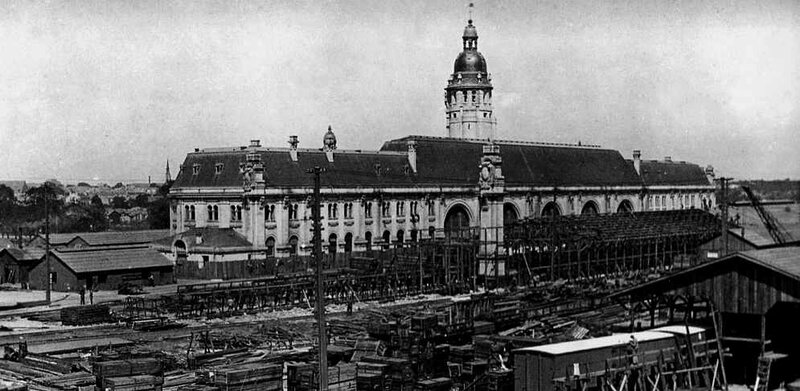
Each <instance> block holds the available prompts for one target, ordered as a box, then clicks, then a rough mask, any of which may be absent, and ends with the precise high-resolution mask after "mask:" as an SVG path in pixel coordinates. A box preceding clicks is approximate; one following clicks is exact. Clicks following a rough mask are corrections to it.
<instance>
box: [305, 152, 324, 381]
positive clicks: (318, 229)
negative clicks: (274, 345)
mask: <svg viewBox="0 0 800 391" xmlns="http://www.w3.org/2000/svg"><path fill="white" fill-rule="evenodd" d="M324 171H325V170H324V169H322V168H320V167H319V166H314V168H313V169H311V170H308V173H310V174H314V201H313V206H312V208H313V210H312V211H311V220H312V222H313V227H314V238H313V240H312V241H313V243H314V262H315V263H316V264H317V294H316V296H317V326H318V327H319V391H328V336H327V332H326V330H325V286H324V280H323V278H322V216H320V213H321V210H320V209H321V206H320V195H319V188H320V180H319V176H320V174H321V173H322V172H324Z"/></svg>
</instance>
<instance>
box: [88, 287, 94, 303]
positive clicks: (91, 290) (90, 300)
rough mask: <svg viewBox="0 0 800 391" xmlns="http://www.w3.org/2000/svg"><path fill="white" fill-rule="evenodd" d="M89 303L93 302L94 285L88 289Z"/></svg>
mask: <svg viewBox="0 0 800 391" xmlns="http://www.w3.org/2000/svg"><path fill="white" fill-rule="evenodd" d="M89 304H94V287H92V289H89Z"/></svg>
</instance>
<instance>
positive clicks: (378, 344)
mask: <svg viewBox="0 0 800 391" xmlns="http://www.w3.org/2000/svg"><path fill="white" fill-rule="evenodd" d="M353 349H354V350H355V352H354V353H353V357H352V358H351V359H350V361H351V362H356V361H361V358H363V357H366V356H375V355H377V356H381V355H383V353H385V352H386V345H384V344H383V341H374V340H361V341H358V342H356V346H355V347H354V348H353Z"/></svg>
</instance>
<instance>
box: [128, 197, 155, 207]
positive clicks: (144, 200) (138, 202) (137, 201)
mask: <svg viewBox="0 0 800 391" xmlns="http://www.w3.org/2000/svg"><path fill="white" fill-rule="evenodd" d="M131 205H132V206H138V207H141V208H147V206H148V205H150V197H149V196H148V195H147V194H139V195H137V196H136V198H134V199H133V202H131Z"/></svg>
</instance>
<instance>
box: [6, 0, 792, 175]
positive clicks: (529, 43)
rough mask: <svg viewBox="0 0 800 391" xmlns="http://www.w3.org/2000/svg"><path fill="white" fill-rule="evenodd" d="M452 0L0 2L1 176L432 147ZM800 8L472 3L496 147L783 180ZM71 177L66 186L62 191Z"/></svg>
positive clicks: (459, 23) (788, 162)
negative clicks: (421, 139) (520, 144)
mask: <svg viewBox="0 0 800 391" xmlns="http://www.w3.org/2000/svg"><path fill="white" fill-rule="evenodd" d="M468 3H469V2H468V1H446V2H424V1H419V0H416V1H411V0H409V1H397V2H366V1H356V0H350V1H341V2H314V1H300V2H288V1H287V2H284V1H267V2H255V1H242V2H235V3H233V2H228V1H222V0H219V1H202V2H195V1H169V2H162V1H150V0H144V1H138V2H127V1H121V0H116V1H115V0H112V1H73V2H69V1H68V2H51V3H35V2H26V1H14V0H11V1H8V2H4V3H3V4H0V50H3V53H4V56H2V58H0V68H2V69H3V72H2V73H0V102H3V103H2V105H0V145H2V146H4V147H5V148H6V151H5V152H4V153H3V154H0V166H2V167H3V169H2V170H0V179H25V180H36V179H40V180H44V179H49V178H56V179H59V180H60V181H62V182H64V183H73V182H74V183H77V182H78V181H85V182H89V181H91V180H93V178H97V181H99V182H105V183H109V184H112V185H113V184H114V183H116V182H124V183H129V182H126V180H125V178H127V179H128V180H131V179H132V178H138V179H135V180H131V182H146V181H147V177H148V176H150V177H151V178H152V181H153V182H158V183H160V182H163V179H164V178H163V177H164V166H165V164H166V161H167V159H168V160H169V161H170V166H171V171H172V176H173V178H174V177H175V176H176V175H177V173H178V167H179V165H180V163H181V162H182V161H183V159H184V157H185V155H186V153H187V152H191V151H192V150H193V149H194V148H211V147H222V146H237V145H246V144H247V143H248V141H249V140H250V139H260V140H261V142H262V145H265V146H275V147H284V146H286V145H287V144H286V141H287V139H288V137H289V135H298V136H299V139H300V147H301V148H319V147H321V146H322V137H323V135H324V133H325V131H326V130H327V126H328V125H331V126H332V127H333V130H334V132H335V133H336V135H337V137H338V139H339V146H340V148H345V149H378V148H380V146H381V144H382V143H383V142H384V141H386V140H389V139H393V138H399V137H402V136H405V135H409V134H419V135H428V136H444V135H445V134H446V132H445V117H444V104H443V92H444V91H443V89H444V87H445V85H446V81H447V77H448V76H449V74H450V73H451V72H452V66H453V58H454V57H455V55H456V54H457V53H458V52H459V51H460V49H461V32H462V31H463V28H464V25H465V24H466V19H467V4H468ZM799 11H800V5H799V4H798V3H796V2H791V1H767V2H748V1H707V2H692V1H672V2H663V1H642V2H626V1H601V2H584V1H566V2H564V1H540V2H527V1H522V0H515V1H498V2H479V1H478V2H475V9H474V12H473V13H474V19H475V25H476V27H477V30H478V34H479V35H480V40H479V50H480V51H481V52H482V53H483V54H484V56H485V57H486V61H487V63H488V70H489V72H490V73H491V74H492V76H493V80H492V82H493V84H494V87H495V90H494V102H495V108H494V109H495V111H494V114H495V117H496V118H497V123H498V125H497V134H498V138H500V139H512V140H526V141H541V142H566V143H577V142H579V141H580V142H582V143H584V144H600V145H601V146H603V147H604V148H609V149H615V150H619V151H620V152H621V153H622V154H623V156H625V157H626V158H630V157H631V156H630V155H631V151H632V150H633V149H640V150H642V155H643V156H642V157H643V158H644V159H663V158H664V156H671V157H672V158H673V160H685V161H689V162H693V163H697V164H700V165H703V166H705V165H709V164H710V165H713V166H714V167H715V169H716V172H717V174H718V175H723V176H732V177H734V178H736V179H761V178H763V179H783V178H793V179H797V178H800V159H797V156H796V155H797V151H798V150H800V111H799V110H798V107H797V102H800V45H798V43H799V42H800V12H799ZM79 178H85V179H79Z"/></svg>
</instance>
